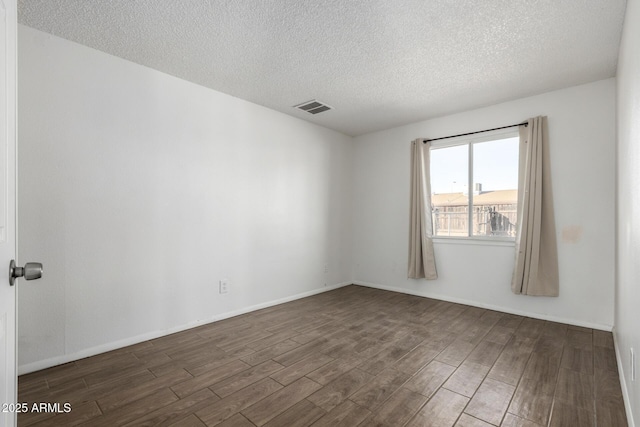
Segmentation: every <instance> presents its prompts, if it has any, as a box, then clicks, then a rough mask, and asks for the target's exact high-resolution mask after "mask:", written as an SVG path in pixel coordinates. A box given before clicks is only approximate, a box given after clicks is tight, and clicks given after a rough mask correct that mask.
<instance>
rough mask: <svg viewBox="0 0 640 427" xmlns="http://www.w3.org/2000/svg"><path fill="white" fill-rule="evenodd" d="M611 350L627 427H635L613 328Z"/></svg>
mask: <svg viewBox="0 0 640 427" xmlns="http://www.w3.org/2000/svg"><path fill="white" fill-rule="evenodd" d="M612 332H613V348H615V350H616V362H617V363H618V375H619V376H620V388H621V389H622V399H623V400H624V410H625V412H626V413H627V424H629V427H636V424H635V422H634V420H633V412H632V411H631V400H630V398H629V389H628V388H627V381H626V379H625V376H624V369H623V368H624V365H623V364H622V357H621V356H620V347H618V338H616V337H617V335H616V330H615V327H614V328H613V331H612Z"/></svg>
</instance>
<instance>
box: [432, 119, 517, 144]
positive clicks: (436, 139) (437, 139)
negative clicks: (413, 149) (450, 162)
mask: <svg viewBox="0 0 640 427" xmlns="http://www.w3.org/2000/svg"><path fill="white" fill-rule="evenodd" d="M528 124H529V122H522V123H518V124H515V125H509V126H502V127H499V128H493V129H485V130H478V131H475V132H469V133H461V134H459V135H451V136H443V137H441V138H433V139H424V140H423V141H422V142H431V141H439V140H441V139H449V138H457V137H459V136H467V135H475V134H476V133H483V132H491V131H492V130H500V129H508V128H514V127H517V126H524V127H527V125H528Z"/></svg>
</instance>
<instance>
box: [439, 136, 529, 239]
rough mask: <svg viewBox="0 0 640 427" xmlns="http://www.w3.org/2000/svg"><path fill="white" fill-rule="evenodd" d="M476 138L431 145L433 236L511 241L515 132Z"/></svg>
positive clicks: (515, 199)
mask: <svg viewBox="0 0 640 427" xmlns="http://www.w3.org/2000/svg"><path fill="white" fill-rule="evenodd" d="M475 136H476V138H471V139H470V138H469V137H466V138H465V139H460V138H457V139H451V140H441V141H434V142H432V146H431V153H430V158H431V165H430V169H431V205H432V215H433V228H434V230H433V235H434V236H436V237H473V238H498V239H500V238H502V239H514V238H515V233H516V221H517V217H518V213H517V202H518V147H519V137H518V132H517V131H515V132H514V131H513V130H510V131H508V133H504V131H502V133H500V134H495V133H494V134H490V135H475ZM478 136H479V137H478Z"/></svg>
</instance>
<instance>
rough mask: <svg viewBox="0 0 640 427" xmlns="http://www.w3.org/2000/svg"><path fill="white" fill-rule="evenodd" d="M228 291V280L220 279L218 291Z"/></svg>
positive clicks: (223, 292)
mask: <svg viewBox="0 0 640 427" xmlns="http://www.w3.org/2000/svg"><path fill="white" fill-rule="evenodd" d="M228 292H229V281H228V280H227V279H222V280H220V293H221V294H226V293H228Z"/></svg>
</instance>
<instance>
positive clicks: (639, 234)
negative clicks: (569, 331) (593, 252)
mask: <svg viewBox="0 0 640 427" xmlns="http://www.w3.org/2000/svg"><path fill="white" fill-rule="evenodd" d="M617 82H618V106H617V107H618V168H617V169H618V174H617V177H618V193H617V208H618V215H617V219H618V224H617V227H618V229H617V233H618V239H617V248H616V250H617V260H618V262H617V270H616V273H617V274H616V299H615V307H616V310H615V311H616V318H615V330H614V337H615V339H616V344H617V345H616V350H617V351H618V366H619V368H620V369H621V380H622V389H623V393H624V395H625V398H626V403H627V410H631V413H630V414H628V415H629V419H630V420H631V421H630V424H631V427H633V423H635V424H636V425H640V372H638V373H636V380H635V382H632V381H631V368H630V355H629V349H630V348H634V350H635V353H636V356H635V364H636V370H638V369H640V309H639V308H640V3H639V2H638V1H637V0H629V1H628V2H627V14H626V17H625V23H624V29H623V34H622V43H621V45H620V57H619V60H618V79H617ZM634 420H635V421H634Z"/></svg>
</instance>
